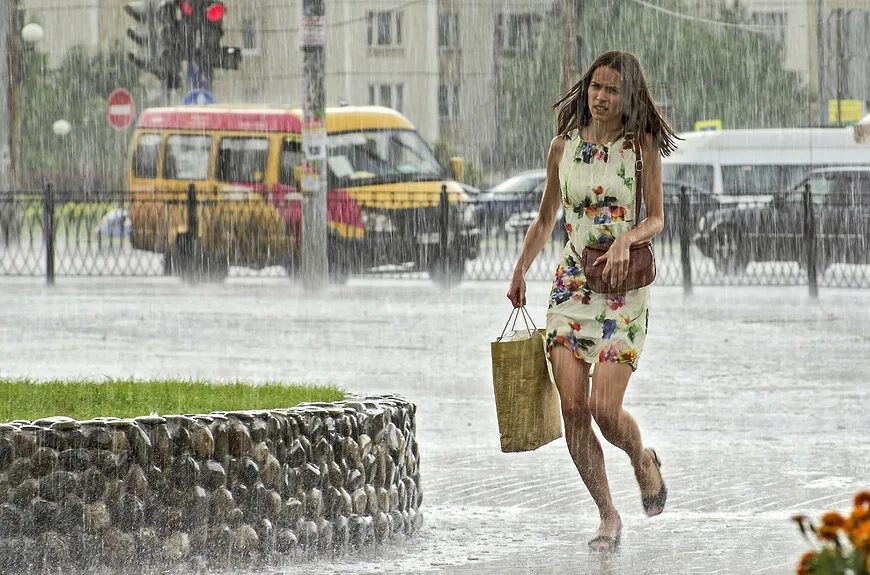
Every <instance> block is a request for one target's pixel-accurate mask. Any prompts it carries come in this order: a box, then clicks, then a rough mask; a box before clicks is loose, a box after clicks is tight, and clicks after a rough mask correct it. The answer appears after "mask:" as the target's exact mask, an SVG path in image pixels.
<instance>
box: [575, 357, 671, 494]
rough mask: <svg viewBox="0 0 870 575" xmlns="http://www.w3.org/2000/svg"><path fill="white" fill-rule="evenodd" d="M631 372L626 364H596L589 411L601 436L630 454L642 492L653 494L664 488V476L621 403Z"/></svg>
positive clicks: (638, 429)
mask: <svg viewBox="0 0 870 575" xmlns="http://www.w3.org/2000/svg"><path fill="white" fill-rule="evenodd" d="M631 373H632V372H631V367H629V366H627V365H622V364H618V363H600V364H598V365H596V366H595V371H594V372H593V374H592V392H591V400H590V410H591V412H592V417H593V418H594V419H595V423H596V424H597V425H598V428H599V429H600V430H601V435H603V436H604V438H605V439H606V440H607V441H609V442H610V443H612V444H613V445H615V446H616V447H618V448H620V449H621V450H623V451H624V452H625V453H626V454H628V457H629V459H630V460H631V465H632V467H634V474H635V477H636V478H637V482H638V485H639V486H640V490H641V494H642V495H647V496H651V495H655V494H656V493H658V492H659V490H660V489H661V485H662V483H661V481H662V480H661V475H660V474H659V472H658V469H657V468H656V465H655V460H654V459H653V456H652V453H651V452H650V451H649V450H647V449H644V446H643V440H642V439H641V434H640V428H639V427H638V425H637V422H636V421H635V420H634V417H632V416H631V414H630V413H629V412H628V411H626V410H625V409H624V408H623V406H622V401H623V398H624V397H625V390H626V389H627V388H628V381H629V379H630V377H631Z"/></svg>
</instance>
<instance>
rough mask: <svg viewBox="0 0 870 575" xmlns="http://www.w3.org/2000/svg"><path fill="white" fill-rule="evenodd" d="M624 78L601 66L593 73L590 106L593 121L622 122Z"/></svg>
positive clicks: (589, 97) (589, 98)
mask: <svg viewBox="0 0 870 575" xmlns="http://www.w3.org/2000/svg"><path fill="white" fill-rule="evenodd" d="M621 91H622V78H621V77H620V75H619V72H617V71H616V70H614V69H613V68H608V67H607V66H599V67H598V68H596V69H595V71H594V72H592V81H591V82H590V83H589V96H588V105H589V111H590V112H591V114H592V119H593V120H598V121H599V122H604V123H615V122H620V123H621V122H622V94H621Z"/></svg>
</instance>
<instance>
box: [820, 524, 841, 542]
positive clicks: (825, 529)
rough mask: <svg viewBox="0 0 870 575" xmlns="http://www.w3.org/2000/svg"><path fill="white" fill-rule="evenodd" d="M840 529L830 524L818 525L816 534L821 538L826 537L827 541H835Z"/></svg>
mask: <svg viewBox="0 0 870 575" xmlns="http://www.w3.org/2000/svg"><path fill="white" fill-rule="evenodd" d="M838 531H839V529H837V528H836V527H831V526H830V525H822V526H821V527H816V535H817V536H818V537H819V539H824V540H825V541H835V540H836V539H837V532H838Z"/></svg>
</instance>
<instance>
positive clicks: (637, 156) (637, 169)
mask: <svg viewBox="0 0 870 575" xmlns="http://www.w3.org/2000/svg"><path fill="white" fill-rule="evenodd" d="M625 137H626V139H627V140H629V141H630V142H631V149H632V151H633V152H634V225H635V226H636V225H637V224H639V223H640V206H641V204H642V203H643V193H642V190H643V148H642V147H641V146H640V144H639V143H638V141H637V139H636V138H635V137H634V133H632V132H629V133H628V134H626V135H625Z"/></svg>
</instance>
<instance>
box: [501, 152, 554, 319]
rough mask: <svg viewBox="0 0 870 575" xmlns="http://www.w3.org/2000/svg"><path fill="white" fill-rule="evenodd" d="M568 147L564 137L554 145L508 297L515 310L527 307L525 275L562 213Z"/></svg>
mask: <svg viewBox="0 0 870 575" xmlns="http://www.w3.org/2000/svg"><path fill="white" fill-rule="evenodd" d="M564 147H565V140H564V139H563V138H562V136H556V137H555V138H553V141H552V142H550V151H549V152H548V153H547V183H546V185H545V187H544V196H543V197H542V198H541V206H540V208H539V209H538V215H537V216H536V217H535V219H534V221H532V225H530V226H529V231H528V232H526V237H525V239H524V240H523V249H522V250H521V251H520V255H519V257H518V258H517V264H516V266H514V272H513V277H512V278H511V285H510V288H508V294H507V297H508V299H509V300H511V302H512V303H513V304H514V307H521V306H524V305H526V282H525V279H524V276H525V273H526V271H527V270H528V269H529V267H530V266H531V265H532V262H533V261H535V258H536V257H537V256H538V254H539V253H541V250H542V249H543V248H544V245H545V244H546V243H547V241H548V240H549V238H550V234H551V233H552V232H553V226H554V225H555V224H556V215H557V214H558V213H559V205H560V204H561V203H562V200H561V196H562V192H561V190H560V189H559V162H560V161H561V160H562V151H563V149H564Z"/></svg>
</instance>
